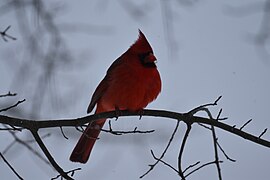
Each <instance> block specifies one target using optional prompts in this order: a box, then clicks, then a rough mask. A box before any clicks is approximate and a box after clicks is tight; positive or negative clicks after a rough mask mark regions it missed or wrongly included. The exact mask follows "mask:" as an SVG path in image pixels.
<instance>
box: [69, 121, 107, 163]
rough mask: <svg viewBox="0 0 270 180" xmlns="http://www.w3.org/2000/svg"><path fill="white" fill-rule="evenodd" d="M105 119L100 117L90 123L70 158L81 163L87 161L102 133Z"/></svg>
mask: <svg viewBox="0 0 270 180" xmlns="http://www.w3.org/2000/svg"><path fill="white" fill-rule="evenodd" d="M105 121H106V119H100V120H98V121H95V122H93V123H91V124H89V125H88V127H87V128H86V130H85V131H84V132H83V135H82V136H81V138H80V140H79V141H78V143H77V144H76V146H75V148H74V150H73V151H72V153H71V155H70V158H69V159H70V160H71V161H73V162H80V163H86V162H87V160H88V158H89V156H90V153H91V151H92V148H93V146H94V144H95V142H96V140H97V138H98V135H99V133H100V129H101V128H102V127H103V125H104V123H105Z"/></svg>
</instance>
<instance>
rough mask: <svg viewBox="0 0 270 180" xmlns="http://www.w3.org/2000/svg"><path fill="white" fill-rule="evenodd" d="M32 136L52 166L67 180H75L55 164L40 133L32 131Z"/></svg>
mask: <svg viewBox="0 0 270 180" xmlns="http://www.w3.org/2000/svg"><path fill="white" fill-rule="evenodd" d="M31 133H32V135H33V136H34V138H35V140H36V141H37V143H38V145H39V147H40V149H41V150H42V151H43V153H44V154H45V156H46V157H47V158H48V160H49V161H50V163H51V165H52V166H53V167H54V169H55V170H56V171H57V172H58V173H59V174H60V175H61V176H62V177H64V178H65V179H67V180H73V178H71V177H70V176H69V175H68V174H67V173H66V172H64V170H63V169H62V168H61V167H60V166H59V165H58V164H57V163H56V162H55V160H54V158H53V157H52V155H51V154H50V152H49V151H48V149H47V147H46V146H45V144H44V143H43V141H42V139H41V138H40V137H39V135H38V132H37V131H35V130H31Z"/></svg>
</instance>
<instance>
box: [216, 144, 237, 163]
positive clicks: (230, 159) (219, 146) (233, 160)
mask: <svg viewBox="0 0 270 180" xmlns="http://www.w3.org/2000/svg"><path fill="white" fill-rule="evenodd" d="M216 143H217V145H218V148H219V149H220V150H221V152H222V153H223V155H224V156H225V157H226V158H227V159H228V160H229V161H232V162H236V160H235V159H232V158H230V157H229V156H228V155H227V154H226V152H225V151H224V149H223V148H222V147H221V145H220V144H219V142H218V141H217V142H216Z"/></svg>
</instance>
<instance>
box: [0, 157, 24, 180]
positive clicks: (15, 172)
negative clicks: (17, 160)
mask: <svg viewBox="0 0 270 180" xmlns="http://www.w3.org/2000/svg"><path fill="white" fill-rule="evenodd" d="M0 156H1V158H2V159H3V160H4V162H5V163H6V164H7V165H8V167H9V168H10V169H11V170H12V172H13V173H14V174H15V175H16V176H17V177H18V178H19V179H21V180H23V178H22V177H21V176H20V175H19V174H18V173H17V171H16V170H15V169H14V168H13V167H12V166H11V165H10V164H9V162H8V161H7V160H6V158H5V157H4V156H3V154H2V153H1V152H0Z"/></svg>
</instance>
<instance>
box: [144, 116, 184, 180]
mask: <svg viewBox="0 0 270 180" xmlns="http://www.w3.org/2000/svg"><path fill="white" fill-rule="evenodd" d="M179 123H180V121H177V123H176V126H175V128H174V131H173V133H172V135H171V138H170V140H169V142H168V144H167V146H166V148H165V149H164V151H163V152H162V154H161V156H160V157H159V158H157V159H156V162H155V163H154V164H149V167H150V168H149V170H148V171H147V172H145V173H144V174H143V175H141V176H140V178H143V177H144V176H146V175H147V174H148V173H149V172H151V171H152V170H153V169H154V168H155V166H156V165H157V164H158V163H159V162H160V160H161V159H162V158H163V157H164V156H165V154H166V152H167V150H168V148H169V147H170V145H171V143H172V140H173V138H174V135H175V133H176V132H177V129H178V127H179ZM151 151H152V150H151ZM151 154H152V153H151Z"/></svg>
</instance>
